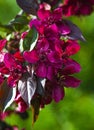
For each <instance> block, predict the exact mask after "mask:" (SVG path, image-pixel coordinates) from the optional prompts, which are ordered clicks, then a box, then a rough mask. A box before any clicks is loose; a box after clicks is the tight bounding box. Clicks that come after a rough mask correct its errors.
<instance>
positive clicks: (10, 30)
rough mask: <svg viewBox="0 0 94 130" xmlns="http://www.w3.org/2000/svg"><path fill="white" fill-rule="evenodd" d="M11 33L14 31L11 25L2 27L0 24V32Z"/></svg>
mask: <svg viewBox="0 0 94 130" xmlns="http://www.w3.org/2000/svg"><path fill="white" fill-rule="evenodd" d="M12 31H14V30H13V27H12V26H11V25H3V24H1V23H0V32H6V33H11V32H12Z"/></svg>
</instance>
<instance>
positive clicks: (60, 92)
mask: <svg viewBox="0 0 94 130" xmlns="http://www.w3.org/2000/svg"><path fill="white" fill-rule="evenodd" d="M64 95H65V94H64V88H63V87H62V88H61V87H60V86H58V85H57V86H54V88H53V91H52V98H53V99H54V101H55V102H59V101H60V100H62V99H63V98H64Z"/></svg>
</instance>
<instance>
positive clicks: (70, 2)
mask: <svg viewBox="0 0 94 130" xmlns="http://www.w3.org/2000/svg"><path fill="white" fill-rule="evenodd" d="M93 5H94V0H64V5H63V14H64V15H65V16H71V15H89V14H90V13H92V11H93Z"/></svg>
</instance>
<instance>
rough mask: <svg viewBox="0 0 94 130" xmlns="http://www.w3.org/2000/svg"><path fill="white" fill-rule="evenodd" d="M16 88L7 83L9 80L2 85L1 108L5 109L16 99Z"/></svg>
mask: <svg viewBox="0 0 94 130" xmlns="http://www.w3.org/2000/svg"><path fill="white" fill-rule="evenodd" d="M15 96H16V88H11V87H9V86H8V85H7V80H5V81H4V82H3V84H2V85H1V86H0V110H1V111H5V110H6V109H7V108H8V107H9V106H10V105H11V104H12V103H13V101H14V99H15Z"/></svg>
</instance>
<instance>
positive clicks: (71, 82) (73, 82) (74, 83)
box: [63, 76, 81, 88]
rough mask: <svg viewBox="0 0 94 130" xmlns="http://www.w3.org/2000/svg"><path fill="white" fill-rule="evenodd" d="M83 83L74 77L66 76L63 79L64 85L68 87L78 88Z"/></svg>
mask: <svg viewBox="0 0 94 130" xmlns="http://www.w3.org/2000/svg"><path fill="white" fill-rule="evenodd" d="M80 83H81V80H79V79H77V78H74V77H73V76H65V77H64V79H63V85H64V86H66V87H73V88H75V87H78V86H79V85H80Z"/></svg>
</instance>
